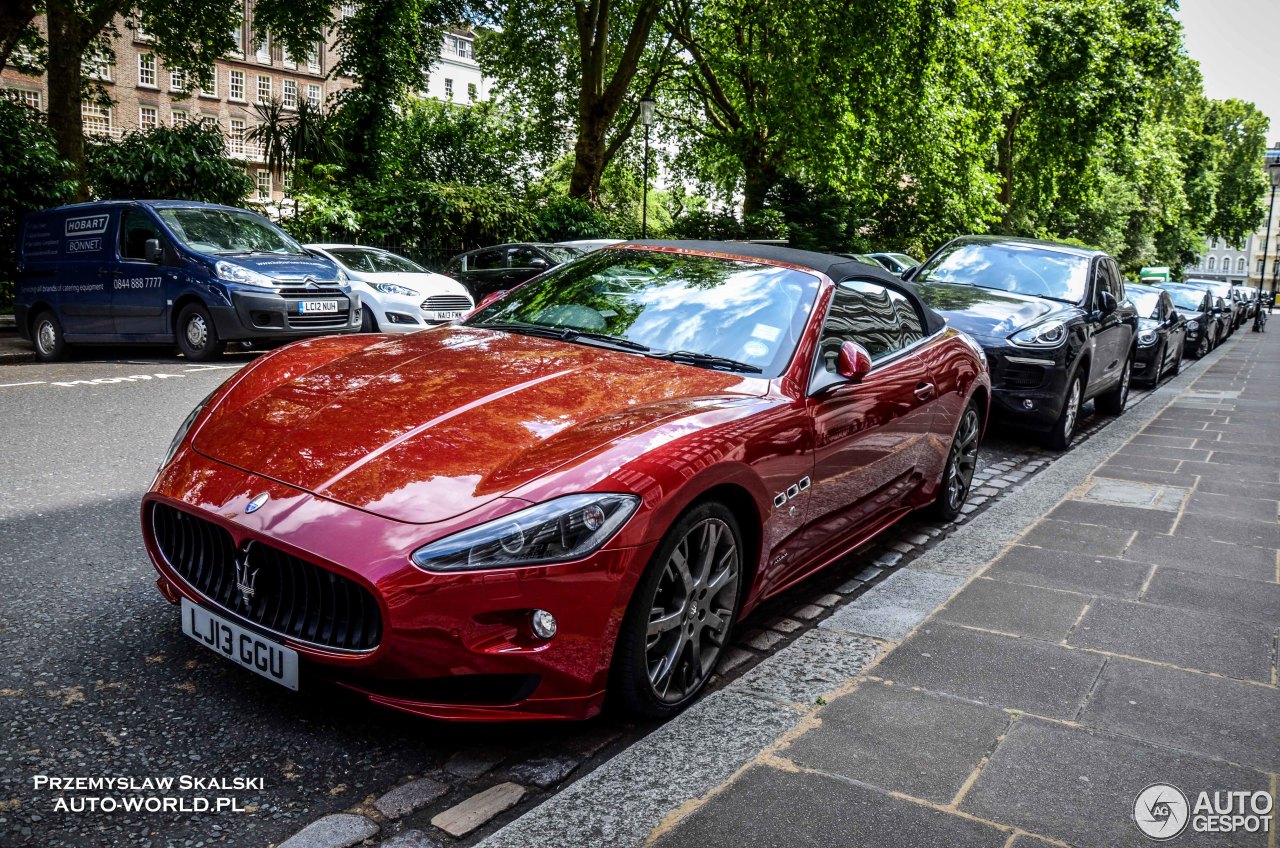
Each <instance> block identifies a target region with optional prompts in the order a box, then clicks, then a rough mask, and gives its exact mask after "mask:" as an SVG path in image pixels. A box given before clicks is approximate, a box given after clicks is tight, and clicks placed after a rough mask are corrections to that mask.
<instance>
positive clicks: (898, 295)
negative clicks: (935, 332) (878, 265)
mask: <svg viewBox="0 0 1280 848" xmlns="http://www.w3.org/2000/svg"><path fill="white" fill-rule="evenodd" d="M887 291H888V292H889V300H890V301H891V302H892V303H893V311H894V312H895V313H897V315H898V329H899V338H900V340H901V342H902V347H907V346H908V345H913V344H915V343H916V342H918V341H920V340H921V339H923V338H924V322H923V321H922V320H920V313H919V312H917V311H916V308H915V306H914V305H913V304H912V303H911V301H910V299H908V298H907V296H906V295H904V294H903V293H902V292H896V291H894V290H893V289H887Z"/></svg>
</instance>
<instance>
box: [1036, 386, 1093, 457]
mask: <svg viewBox="0 0 1280 848" xmlns="http://www.w3.org/2000/svg"><path fill="white" fill-rule="evenodd" d="M1083 405H1084V381H1083V380H1081V379H1080V375H1079V374H1076V375H1074V376H1073V377H1072V378H1071V382H1070V383H1068V384H1067V394H1066V396H1065V397H1064V398H1063V401H1062V412H1061V413H1059V415H1058V420H1057V421H1055V422H1054V424H1053V429H1052V430H1050V431H1049V433H1048V435H1047V436H1046V437H1045V445H1046V446H1047V447H1048V448H1050V449H1051V450H1056V451H1064V450H1066V449H1067V448H1069V447H1071V439H1072V437H1074V436H1075V434H1076V424H1077V423H1078V422H1079V420H1080V407H1081V406H1083Z"/></svg>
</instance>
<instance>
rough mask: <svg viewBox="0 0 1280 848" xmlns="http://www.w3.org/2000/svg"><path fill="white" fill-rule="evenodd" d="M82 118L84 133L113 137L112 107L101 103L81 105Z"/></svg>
mask: <svg viewBox="0 0 1280 848" xmlns="http://www.w3.org/2000/svg"><path fill="white" fill-rule="evenodd" d="M80 118H81V120H83V121H84V131H85V132H86V133H88V134H92V135H111V107H110V106H103V105H102V104H100V103H81V104H80Z"/></svg>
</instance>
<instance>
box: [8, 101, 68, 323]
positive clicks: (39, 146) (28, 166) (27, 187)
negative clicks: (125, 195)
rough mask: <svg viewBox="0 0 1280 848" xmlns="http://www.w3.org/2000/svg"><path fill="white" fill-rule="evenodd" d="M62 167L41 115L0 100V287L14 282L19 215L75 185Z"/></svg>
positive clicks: (56, 200) (53, 202) (59, 199)
mask: <svg viewBox="0 0 1280 848" xmlns="http://www.w3.org/2000/svg"><path fill="white" fill-rule="evenodd" d="M66 164H67V163H66V162H64V161H62V159H60V158H59V157H58V149H57V145H56V144H55V143H54V139H53V134H52V133H51V132H50V131H49V128H48V126H46V125H45V123H44V118H43V116H42V115H41V114H40V113H39V112H38V111H36V110H35V109H31V108H29V107H27V106H24V105H22V104H19V103H14V102H13V101H11V100H8V99H6V98H3V97H0V283H4V282H10V281H12V280H13V279H14V273H15V270H16V269H15V267H14V260H15V251H16V248H17V242H18V224H19V222H20V221H21V219H22V216H23V215H25V214H27V213H28V212H34V211H36V210H39V209H45V208H47V207H49V206H57V205H58V204H60V203H63V202H65V201H67V200H68V199H70V197H71V194H72V192H73V190H74V189H75V184H74V183H73V182H71V181H70V180H68V179H67V178H66ZM9 296H12V295H11V292H9ZM5 299H7V298H5V296H4V293H0V300H5Z"/></svg>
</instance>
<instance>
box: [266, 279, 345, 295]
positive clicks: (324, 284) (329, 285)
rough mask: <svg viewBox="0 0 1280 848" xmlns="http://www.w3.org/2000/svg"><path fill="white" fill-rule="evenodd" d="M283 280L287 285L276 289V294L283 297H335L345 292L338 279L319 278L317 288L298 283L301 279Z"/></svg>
mask: <svg viewBox="0 0 1280 848" xmlns="http://www.w3.org/2000/svg"><path fill="white" fill-rule="evenodd" d="M282 282H284V283H285V287H284V288H278V289H276V294H278V295H280V296H281V297H290V298H298V297H324V296H326V295H328V296H330V297H333V296H341V295H344V294H345V292H344V291H343V290H342V289H341V287H340V286H339V283H338V281H337V280H317V281H316V286H317V287H316V288H307V287H306V286H300V285H297V283H300V282H302V281H301V280H297V281H289V280H285V281H282ZM291 282H293V285H292V286H291V285H290V283H291Z"/></svg>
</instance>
